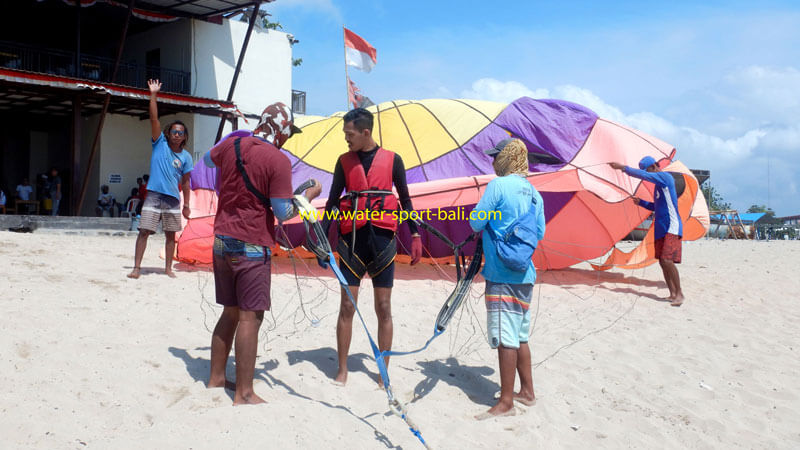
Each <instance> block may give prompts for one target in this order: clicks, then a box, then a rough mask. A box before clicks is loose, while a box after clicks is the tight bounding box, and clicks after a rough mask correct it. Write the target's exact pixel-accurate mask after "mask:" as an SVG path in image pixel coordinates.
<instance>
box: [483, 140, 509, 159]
mask: <svg viewBox="0 0 800 450" xmlns="http://www.w3.org/2000/svg"><path fill="white" fill-rule="evenodd" d="M511 141H513V139H503V140H502V141H500V142H498V143H497V145H495V146H494V147H492V148H487V149H486V150H484V151H483V153H486V154H487V155H489V156H491V157H494V156H497V154H498V153H500V152H502V151H503V149H504V148H506V145H508V143H509V142H511Z"/></svg>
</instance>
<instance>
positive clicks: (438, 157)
mask: <svg viewBox="0 0 800 450" xmlns="http://www.w3.org/2000/svg"><path fill="white" fill-rule="evenodd" d="M411 104H413V105H419V106H421V107H422V108H423V109H424V110H425V111H427V112H428V113H429V114H430V115H431V117H433V118H434V119H435V120H436V122H437V123H438V124H439V125H441V126H442V129H443V130H444V132H445V133H447V135H448V136H449V137H450V139H452V140H453V142H454V143H455V144H456V145H457V146H458V150H459V151H461V153H462V154H463V155H464V158H466V159H467V161H469V163H470V164H472V166H473V167H474V168H475V169H476V170H478V171H480V170H481V169H480V167H478V165H477V164H475V162H474V161H472V158H470V157H469V155H468V154H467V152H466V150H464V147H463V146H462V145H461V144H459V143H458V140H456V138H455V136H453V135H452V134H450V130H448V129H447V127H445V126H444V124H443V123H442V121H441V120H439V118H438V117H436V115H435V114H434V113H433V111H431V110H430V109H428V107H427V106H425V105H424V104H422V103H421V102H411ZM449 153H450V152H448V153H445V154H444V155H440V156H437V157H436V158H433V159H432V160H430V161H428V163H431V162H433V161H436V160H437V159H440V158H442V157H444V156H445V155H447V154H449Z"/></svg>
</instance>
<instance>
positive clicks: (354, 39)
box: [344, 28, 378, 72]
mask: <svg viewBox="0 0 800 450" xmlns="http://www.w3.org/2000/svg"><path fill="white" fill-rule="evenodd" d="M344 54H345V60H346V62H347V65H348V66H353V67H355V68H356V69H358V70H362V71H364V72H369V71H371V70H372V68H373V67H375V63H377V62H378V56H377V55H378V52H377V51H375V47H373V46H371V45H369V42H367V41H365V40H364V38H362V37H361V36H359V35H357V34H355V33H353V32H352V31H350V30H348V29H347V28H345V29H344Z"/></svg>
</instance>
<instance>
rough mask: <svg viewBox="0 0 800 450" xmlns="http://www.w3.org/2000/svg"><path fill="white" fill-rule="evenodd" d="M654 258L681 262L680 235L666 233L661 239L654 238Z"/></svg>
mask: <svg viewBox="0 0 800 450" xmlns="http://www.w3.org/2000/svg"><path fill="white" fill-rule="evenodd" d="M655 245H656V259H666V260H669V261H672V262H674V263H676V264H680V262H681V237H680V236H678V235H676V234H670V233H667V234H665V235H664V237H663V238H661V239H656V242H655Z"/></svg>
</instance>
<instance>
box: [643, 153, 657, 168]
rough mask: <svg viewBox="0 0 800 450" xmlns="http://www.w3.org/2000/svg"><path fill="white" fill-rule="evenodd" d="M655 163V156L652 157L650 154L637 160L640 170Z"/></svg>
mask: <svg viewBox="0 0 800 450" xmlns="http://www.w3.org/2000/svg"><path fill="white" fill-rule="evenodd" d="M655 163H656V160H655V158H653V157H652V156H645V157H644V158H642V160H641V161H639V168H640V169H642V170H647V168H648V167H650V166H652V165H653V164H655Z"/></svg>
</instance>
